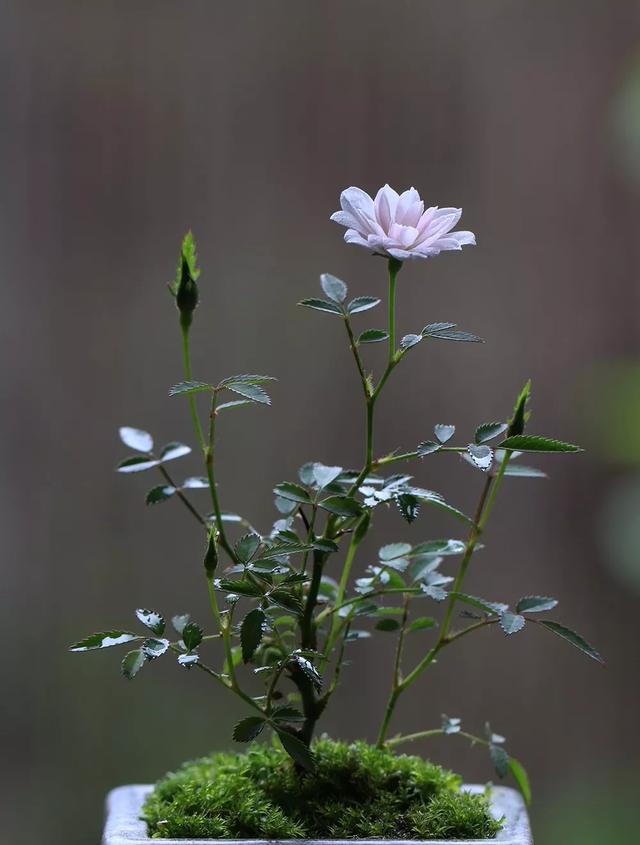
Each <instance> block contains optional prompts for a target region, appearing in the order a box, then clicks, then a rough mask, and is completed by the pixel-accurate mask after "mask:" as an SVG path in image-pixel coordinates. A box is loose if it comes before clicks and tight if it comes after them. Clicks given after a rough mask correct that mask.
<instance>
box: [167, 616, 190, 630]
mask: <svg viewBox="0 0 640 845" xmlns="http://www.w3.org/2000/svg"><path fill="white" fill-rule="evenodd" d="M190 619H191V614H190V613H178V614H176V616H172V617H171V624H172V625H173V630H174V631H175V632H176V633H177V634H180V635H182V632H183V630H184V626H185V625H186V624H187V622H188V621H189V620H190Z"/></svg>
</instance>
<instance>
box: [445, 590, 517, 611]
mask: <svg viewBox="0 0 640 845" xmlns="http://www.w3.org/2000/svg"><path fill="white" fill-rule="evenodd" d="M451 595H452V596H454V597H455V598H456V599H457V600H458V601H461V602H463V603H464V604H468V605H471V607H477V608H478V609H479V610H483V611H484V612H485V613H488V614H489V615H490V616H498V615H500V614H501V613H503V612H504V611H505V610H507V605H506V604H501V603H500V602H495V601H487V600H486V599H481V598H478V596H470V595H468V594H467V593H451Z"/></svg>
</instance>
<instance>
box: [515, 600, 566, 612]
mask: <svg viewBox="0 0 640 845" xmlns="http://www.w3.org/2000/svg"><path fill="white" fill-rule="evenodd" d="M557 604H558V600H557V599H553V598H551V597H549V596H524V597H523V598H521V599H520V601H519V602H518V604H517V605H516V610H517V611H518V613H543V612H544V611H545V610H553V608H554V607H556V605H557Z"/></svg>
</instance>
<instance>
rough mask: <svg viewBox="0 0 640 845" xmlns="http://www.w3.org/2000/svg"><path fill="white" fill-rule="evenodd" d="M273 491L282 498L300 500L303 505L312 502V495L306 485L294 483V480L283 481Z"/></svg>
mask: <svg viewBox="0 0 640 845" xmlns="http://www.w3.org/2000/svg"><path fill="white" fill-rule="evenodd" d="M273 492H274V493H275V494H276V496H280V498H281V499H288V500H289V501H290V502H300V503H301V504H303V505H308V504H311V497H310V496H309V494H308V493H307V491H306V490H305V489H304V487H300V485H299V484H294V483H293V482H292V481H283V482H281V483H280V484H276V486H275V487H274V488H273Z"/></svg>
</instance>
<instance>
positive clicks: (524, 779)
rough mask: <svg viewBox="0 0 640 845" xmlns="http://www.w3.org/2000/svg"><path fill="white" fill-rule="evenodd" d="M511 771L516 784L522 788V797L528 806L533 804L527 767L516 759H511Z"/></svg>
mask: <svg viewBox="0 0 640 845" xmlns="http://www.w3.org/2000/svg"><path fill="white" fill-rule="evenodd" d="M509 771H510V772H511V774H512V775H513V778H514V780H515V782H516V783H517V784H518V787H519V788H520V792H521V793H522V797H523V798H524V800H525V803H526V804H531V786H530V785H529V776H528V775H527V771H526V769H525V767H524V766H523V765H522V763H521V762H520V761H519V760H516V759H515V757H509Z"/></svg>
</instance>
